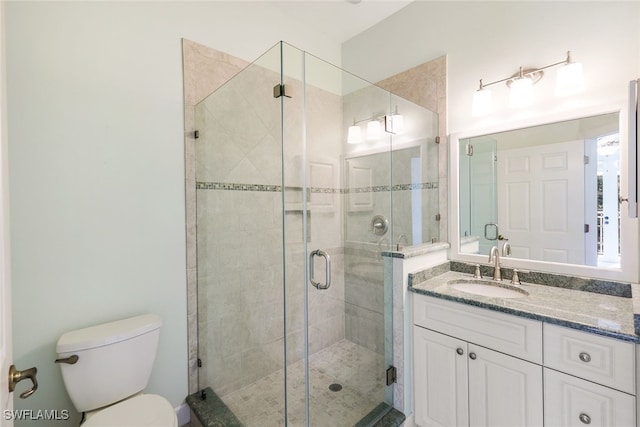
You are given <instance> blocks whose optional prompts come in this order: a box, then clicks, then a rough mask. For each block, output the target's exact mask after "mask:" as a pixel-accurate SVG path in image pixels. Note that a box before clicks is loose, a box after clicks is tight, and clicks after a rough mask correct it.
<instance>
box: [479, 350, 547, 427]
mask: <svg viewBox="0 0 640 427" xmlns="http://www.w3.org/2000/svg"><path fill="white" fill-rule="evenodd" d="M468 347H469V355H468V356H469V420H470V423H469V425H470V426H486V427H516V426H532V427H533V426H542V425H543V412H542V366H540V365H536V364H534V363H531V362H526V361H524V360H521V359H517V358H515V357H511V356H507V355H505V354H502V353H498V352H495V351H492V350H489V349H486V348H484V347H479V346H476V345H473V344H469V346H468Z"/></svg>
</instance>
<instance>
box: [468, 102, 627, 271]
mask: <svg viewBox="0 0 640 427" xmlns="http://www.w3.org/2000/svg"><path fill="white" fill-rule="evenodd" d="M618 126H619V118H618V113H611V114H604V115H598V116H592V117H586V118H580V119H575V120H569V121H565V122H559V123H552V124H546V125H541V126H535V127H530V128H524V129H518V130H512V131H507V132H499V133H494V134H490V135H482V136H477V137H471V138H464V139H461V140H459V142H458V143H459V144H460V146H459V153H460V154H459V174H460V175H459V187H460V193H459V194H460V200H459V208H460V230H459V233H460V252H461V253H469V254H474V253H475V254H485V255H486V254H488V253H489V250H490V248H491V247H492V246H495V245H498V246H499V247H501V246H502V245H504V243H505V242H507V241H508V242H509V244H510V245H511V251H512V256H513V257H514V258H521V259H528V260H539V261H549V262H557V263H565V264H567V263H568V264H578V265H588V266H596V267H602V268H607V267H610V268H619V267H620V220H619V218H620V204H619V185H620V149H619V148H620V136H619V129H618ZM496 227H497V233H496V232H495V228H496ZM487 230H489V231H487ZM496 234H497V238H496Z"/></svg>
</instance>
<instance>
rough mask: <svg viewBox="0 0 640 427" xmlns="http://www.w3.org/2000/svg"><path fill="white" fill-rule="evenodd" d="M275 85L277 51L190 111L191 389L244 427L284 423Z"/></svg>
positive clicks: (278, 128) (278, 130)
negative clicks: (194, 355)
mask: <svg viewBox="0 0 640 427" xmlns="http://www.w3.org/2000/svg"><path fill="white" fill-rule="evenodd" d="M279 79H280V48H279V46H277V47H275V48H273V49H271V50H270V51H268V52H266V53H265V54H264V55H263V56H262V57H260V58H259V59H258V60H256V61H255V62H254V63H252V64H251V65H249V66H248V67H247V68H245V69H244V70H242V71H241V72H240V73H239V74H237V75H236V76H234V77H233V78H231V79H230V80H229V81H227V82H226V83H225V84H224V85H223V86H221V87H220V88H218V89H217V90H216V91H215V92H213V93H212V94H210V95H209V96H208V97H206V98H205V99H203V100H202V101H201V102H200V103H199V104H197V105H196V111H195V115H196V129H198V130H199V137H198V139H196V141H195V157H196V183H195V185H196V204H197V236H196V241H197V279H198V358H199V360H200V362H201V363H200V364H199V365H200V366H199V368H198V382H199V389H200V390H205V391H206V392H207V393H206V399H207V400H209V401H211V402H214V401H216V399H220V400H221V401H222V402H223V403H224V405H226V406H227V407H228V408H229V409H230V411H231V412H232V413H233V414H234V417H235V418H236V419H237V420H238V421H239V422H241V423H242V424H244V425H246V426H251V425H262V426H265V425H270V426H271V425H273V426H277V425H284V424H285V422H286V421H285V412H284V409H283V408H284V406H285V391H284V390H285V386H284V378H285V370H284V368H285V352H284V349H285V336H284V332H283V331H284V297H283V282H284V262H283V251H284V248H283V237H282V236H283V212H282V209H281V208H280V206H281V204H282V188H281V185H282V168H281V167H280V165H281V164H282V145H281V141H282V121H281V120H282V114H281V109H280V103H279V102H278V101H277V100H275V99H274V98H273V89H272V88H273V85H274V84H275V83H277V82H278V81H279ZM209 388H210V389H211V391H212V392H213V394H214V395H212V393H211V391H209V390H208V389H209Z"/></svg>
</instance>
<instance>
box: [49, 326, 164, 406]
mask: <svg viewBox="0 0 640 427" xmlns="http://www.w3.org/2000/svg"><path fill="white" fill-rule="evenodd" d="M160 326H162V319H161V318H160V316H157V315H155V314H145V315H142V316H136V317H131V318H129V319H124V320H118V321H115V322H110V323H104V324H101V325H96V326H91V327H89V328H84V329H78V330H75V331H71V332H67V333H65V334H64V335H62V336H61V337H60V339H59V340H58V345H57V347H56V352H57V353H58V360H60V359H66V358H69V357H71V356H73V355H76V356H78V360H77V362H76V363H74V364H69V363H64V361H62V362H59V364H60V368H61V370H62V378H63V380H64V384H65V387H66V389H67V392H68V393H69V397H70V398H71V401H72V402H73V405H74V406H75V407H76V409H77V410H78V412H86V411H92V410H94V409H97V408H101V407H103V406H107V405H110V404H112V403H115V402H118V401H120V400H122V399H125V398H127V397H129V396H131V395H133V394H135V393H138V392H141V391H142V390H144V389H145V387H146V386H147V383H148V381H149V376H150V375H151V369H152V368H153V362H154V360H155V356H156V350H157V349H158V338H159V336H160Z"/></svg>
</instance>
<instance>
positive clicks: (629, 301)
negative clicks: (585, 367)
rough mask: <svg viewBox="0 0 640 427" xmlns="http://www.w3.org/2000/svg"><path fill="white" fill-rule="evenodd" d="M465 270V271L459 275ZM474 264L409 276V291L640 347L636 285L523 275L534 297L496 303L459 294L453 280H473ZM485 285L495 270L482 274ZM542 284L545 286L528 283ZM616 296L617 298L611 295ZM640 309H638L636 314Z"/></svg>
mask: <svg viewBox="0 0 640 427" xmlns="http://www.w3.org/2000/svg"><path fill="white" fill-rule="evenodd" d="M456 270H463V271H456ZM473 270H474V266H473V265H468V264H463V263H457V262H450V263H445V264H441V265H439V266H436V267H434V268H430V269H427V270H424V271H420V272H418V273H415V274H410V275H409V289H410V290H411V291H413V292H415V293H419V294H424V295H430V296H434V297H438V298H444V299H447V300H451V301H457V302H461V303H465V304H470V305H474V306H477V307H483V308H487V309H490V310H495V311H500V312H503V313H508V314H514V315H517V316H522V317H527V318H530V319H535V320H540V321H544V322H548V323H554V324H557V325H561V326H567V327H570V328H574V329H580V330H584V331H588V332H592V333H596V334H599V335H604V336H608V337H612V338H617V339H620V340H624V341H631V342H634V343H640V336H639V335H638V333H637V332H638V331H639V329H638V328H637V327H636V325H639V326H640V312H638V311H636V310H635V309H638V308H640V299H639V297H640V296H639V295H638V293H639V292H640V288H639V287H638V285H635V284H628V283H618V282H607V281H601V280H592V279H585V278H574V277H569V276H561V275H555V274H546V273H536V272H530V273H521V272H520V273H519V276H520V279H521V282H522V285H520V288H521V289H523V290H526V291H527V292H528V293H529V295H528V296H524V297H522V298H496V297H486V296H479V295H475V294H471V293H466V292H462V291H458V290H456V289H453V288H451V287H450V286H448V285H447V282H449V281H450V280H456V279H470V278H472V272H473ZM502 272H503V273H502V274H503V278H504V280H503V281H502V282H501V283H503V284H509V279H510V278H511V274H512V270H510V269H503V270H502ZM482 273H483V276H484V278H485V280H487V281H491V280H492V279H491V277H492V271H489V269H487V271H485V270H484V269H482ZM534 280H536V281H537V280H540V281H541V282H542V284H538V283H530V282H528V281H534ZM607 293H611V294H607ZM634 308H635V309H634Z"/></svg>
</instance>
